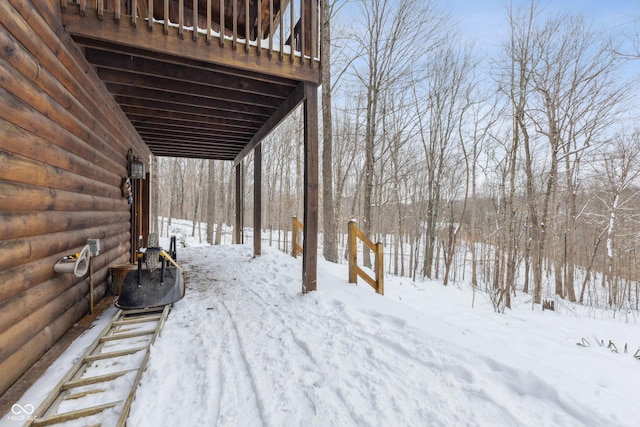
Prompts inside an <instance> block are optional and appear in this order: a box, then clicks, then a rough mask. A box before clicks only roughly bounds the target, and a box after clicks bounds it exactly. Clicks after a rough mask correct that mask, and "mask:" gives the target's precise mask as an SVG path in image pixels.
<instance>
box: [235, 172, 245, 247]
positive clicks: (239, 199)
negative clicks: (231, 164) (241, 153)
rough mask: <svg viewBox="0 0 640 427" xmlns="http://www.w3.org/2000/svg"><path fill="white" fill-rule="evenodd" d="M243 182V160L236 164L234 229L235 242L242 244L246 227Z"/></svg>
mask: <svg viewBox="0 0 640 427" xmlns="http://www.w3.org/2000/svg"><path fill="white" fill-rule="evenodd" d="M242 184H243V182H242V162H240V163H238V164H236V226H235V227H234V229H233V233H234V234H233V237H234V238H233V243H235V244H236V245H240V244H242V243H244V241H243V240H244V233H243V231H242V228H243V227H244V221H243V218H242V216H243V213H244V212H243V211H244V197H243V193H244V191H243V189H242V187H243V185H242Z"/></svg>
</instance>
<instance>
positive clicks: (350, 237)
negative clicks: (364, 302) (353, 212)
mask: <svg viewBox="0 0 640 427" xmlns="http://www.w3.org/2000/svg"><path fill="white" fill-rule="evenodd" d="M356 224H357V222H356V220H355V219H351V220H350V221H349V226H348V231H347V249H348V251H347V253H348V254H349V255H348V263H349V283H358V262H357V256H358V246H357V240H356Z"/></svg>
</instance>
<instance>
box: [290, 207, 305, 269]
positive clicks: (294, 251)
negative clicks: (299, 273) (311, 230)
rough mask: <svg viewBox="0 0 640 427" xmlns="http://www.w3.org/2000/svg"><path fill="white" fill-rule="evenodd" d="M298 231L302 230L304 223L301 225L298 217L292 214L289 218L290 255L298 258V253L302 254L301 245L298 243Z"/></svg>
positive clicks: (301, 231)
mask: <svg viewBox="0 0 640 427" xmlns="http://www.w3.org/2000/svg"><path fill="white" fill-rule="evenodd" d="M299 232H300V233H303V232H304V225H302V223H301V222H300V220H299V219H298V217H297V216H295V215H294V216H293V218H292V220H291V256H292V257H294V258H298V254H302V252H303V249H302V246H300V244H299V243H298V233H299ZM303 238H304V237H303Z"/></svg>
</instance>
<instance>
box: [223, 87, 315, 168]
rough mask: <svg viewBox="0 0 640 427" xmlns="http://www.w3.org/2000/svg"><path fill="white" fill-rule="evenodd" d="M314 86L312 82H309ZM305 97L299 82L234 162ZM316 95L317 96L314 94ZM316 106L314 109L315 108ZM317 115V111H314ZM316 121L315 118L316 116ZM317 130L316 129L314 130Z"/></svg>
mask: <svg viewBox="0 0 640 427" xmlns="http://www.w3.org/2000/svg"><path fill="white" fill-rule="evenodd" d="M311 85H312V86H315V85H314V84H311ZM304 97H305V83H300V84H299V85H298V86H297V87H296V88H295V89H294V90H293V91H292V92H291V93H290V94H289V96H288V97H287V99H286V100H285V101H284V102H283V103H282V104H281V105H280V107H279V108H278V109H277V110H276V112H275V113H273V115H271V117H269V119H268V120H267V121H266V122H265V124H264V125H263V126H262V127H261V128H260V129H259V130H258V132H256V134H255V135H254V137H253V138H251V141H249V144H247V146H246V147H245V148H244V149H243V150H242V151H241V152H240V154H238V156H237V157H236V159H235V161H234V163H236V164H237V163H238V162H240V161H241V160H242V159H243V158H244V157H245V156H246V155H247V154H249V152H250V151H251V150H253V149H254V148H255V147H256V146H257V145H258V144H260V143H261V142H262V140H263V139H264V137H266V136H267V135H268V134H269V132H271V131H272V130H273V129H275V127H276V126H278V124H279V123H280V122H281V121H282V120H284V119H285V118H287V117H288V116H289V114H291V112H292V111H293V110H294V109H295V108H296V107H297V106H298V105H300V103H301V102H302V101H303V100H304ZM316 97H317V96H316ZM317 108H318V107H317V106H316V110H317ZM316 115H317V113H316ZM316 122H317V118H316ZM316 132H317V130H316Z"/></svg>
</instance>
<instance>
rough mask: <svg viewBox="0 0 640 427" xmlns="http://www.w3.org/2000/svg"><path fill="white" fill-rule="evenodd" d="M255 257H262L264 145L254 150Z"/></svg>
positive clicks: (259, 145)
mask: <svg viewBox="0 0 640 427" xmlns="http://www.w3.org/2000/svg"><path fill="white" fill-rule="evenodd" d="M253 255H254V256H260V255H262V144H258V145H257V146H256V148H254V149H253Z"/></svg>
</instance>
